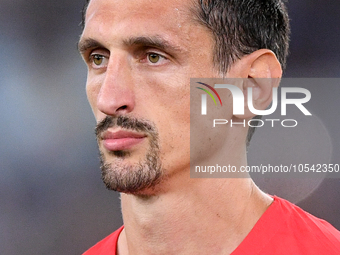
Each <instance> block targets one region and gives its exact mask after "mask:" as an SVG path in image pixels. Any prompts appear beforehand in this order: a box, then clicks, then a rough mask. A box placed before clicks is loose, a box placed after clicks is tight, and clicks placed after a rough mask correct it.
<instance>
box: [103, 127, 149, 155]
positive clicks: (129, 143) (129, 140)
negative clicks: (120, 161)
mask: <svg viewBox="0 0 340 255" xmlns="http://www.w3.org/2000/svg"><path fill="white" fill-rule="evenodd" d="M146 137H147V136H146V135H145V134H141V133H136V132H132V131H126V130H119V131H113V132H112V131H111V132H110V131H106V132H104V133H103V135H102V136H101V140H102V141H103V146H104V148H105V149H107V150H108V151H122V150H129V149H132V148H133V147H134V146H136V145H137V144H139V143H141V142H143V141H144V139H145V138H146Z"/></svg>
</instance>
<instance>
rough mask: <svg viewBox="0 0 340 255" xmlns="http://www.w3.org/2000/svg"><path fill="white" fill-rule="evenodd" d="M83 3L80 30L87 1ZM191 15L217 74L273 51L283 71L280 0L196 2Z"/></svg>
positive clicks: (285, 21)
mask: <svg viewBox="0 0 340 255" xmlns="http://www.w3.org/2000/svg"><path fill="white" fill-rule="evenodd" d="M85 1H86V2H85V5H84V8H83V11H82V22H81V26H82V27H83V28H84V26H85V14H86V9H87V6H88V4H89V2H90V0H85ZM193 12H194V14H195V16H196V18H197V20H198V21H199V22H200V23H201V24H202V25H204V26H205V27H207V28H208V29H209V30H210V31H211V32H212V34H213V36H214V39H215V46H214V55H213V59H214V65H215V66H216V68H218V70H219V71H220V73H222V74H223V73H226V72H227V71H228V69H229V68H230V66H231V65H232V64H233V63H234V62H235V61H236V60H237V59H240V58H241V57H243V56H244V55H248V54H250V53H252V52H254V51H256V50H259V49H269V50H271V51H273V52H274V54H275V55H276V57H277V59H278V60H279V62H280V64H281V66H282V68H283V69H284V68H285V66H286V58H287V55H288V46H289V35H290V26H289V18H288V13H287V9H286V7H285V5H284V3H283V1H282V0H198V1H197V2H196V5H195V6H194V8H193ZM255 118H257V119H258V118H260V117H259V116H256V117H255ZM254 131H255V128H253V127H250V128H249V131H248V135H247V145H249V142H250V139H251V137H252V135H253V133H254Z"/></svg>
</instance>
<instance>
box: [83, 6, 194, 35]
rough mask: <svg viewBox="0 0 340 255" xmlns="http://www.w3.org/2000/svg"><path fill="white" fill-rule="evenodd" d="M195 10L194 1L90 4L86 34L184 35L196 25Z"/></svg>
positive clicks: (87, 13) (86, 19)
mask: <svg viewBox="0 0 340 255" xmlns="http://www.w3.org/2000/svg"><path fill="white" fill-rule="evenodd" d="M193 8H194V4H193V1H191V0H167V1H158V0H109V1H107V0H91V1H90V3H89V6H88V8H87V11H86V16H85V27H84V31H83V33H87V32H89V31H91V30H95V31H96V33H100V34H105V33H108V32H124V33H129V32H130V33H134V34H135V33H136V32H138V33H153V32H155V31H157V33H160V32H162V30H163V32H177V33H178V32H182V33H183V32H186V31H185V29H188V25H189V26H190V25H193V24H194V23H196V22H195V20H194V14H193V12H192V10H193ZM195 25H197V24H195ZM113 30H114V31H113Z"/></svg>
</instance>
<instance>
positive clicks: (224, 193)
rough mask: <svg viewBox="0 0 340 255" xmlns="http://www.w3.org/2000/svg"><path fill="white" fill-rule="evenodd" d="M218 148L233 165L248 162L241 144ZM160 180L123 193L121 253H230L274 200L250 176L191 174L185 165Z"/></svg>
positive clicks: (119, 250) (220, 154)
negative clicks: (144, 192)
mask: <svg viewBox="0 0 340 255" xmlns="http://www.w3.org/2000/svg"><path fill="white" fill-rule="evenodd" d="M230 137H235V136H230ZM230 139H231V138H230ZM226 144H231V143H226ZM217 154H219V155H216V157H215V159H218V158H220V159H221V158H222V159H223V158H224V159H225V155H228V159H227V160H226V161H225V162H228V164H231V165H234V166H236V167H239V166H244V165H246V164H247V160H246V152H245V148H241V147H237V146H226V147H224V148H222V149H221V150H218V151H217ZM215 159H213V160H215ZM211 162H213V161H211ZM211 162H209V163H211ZM225 162H224V163H225ZM207 165H209V164H207ZM159 185H161V188H159V189H157V192H155V193H153V195H149V196H136V195H127V194H122V195H121V203H122V213H123V221H124V226H125V229H124V230H123V232H122V233H121V235H120V237H119V240H118V253H119V255H127V254H129V255H135V254H138V255H144V254H148V255H150V254H151V255H152V254H164V255H167V254H230V253H231V252H232V251H233V250H235V249H236V248H237V246H238V245H239V244H240V243H241V242H242V241H243V239H244V238H245V237H246V236H247V235H248V233H249V232H250V230H251V229H252V228H253V227H254V225H255V223H256V222H257V221H258V220H259V218H260V217H261V216H262V214H263V213H264V212H265V211H266V209H267V208H268V207H269V205H270V204H271V203H272V201H273V200H272V198H271V197H269V196H268V195H265V194H264V193H263V192H261V191H260V190H259V188H258V187H257V186H256V185H255V184H254V183H253V181H252V180H251V179H250V178H238V179H237V178H229V179H227V178H222V179H217V178H210V179H209V178H189V169H186V171H178V172H176V173H175V174H173V175H172V176H171V178H166V179H165V180H164V181H163V182H162V183H161V184H159ZM203 240H204V242H202V241H203Z"/></svg>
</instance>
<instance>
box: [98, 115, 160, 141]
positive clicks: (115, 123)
mask: <svg viewBox="0 0 340 255" xmlns="http://www.w3.org/2000/svg"><path fill="white" fill-rule="evenodd" d="M111 127H121V128H123V129H127V130H132V131H137V132H143V133H148V134H153V133H156V128H155V127H154V125H152V124H151V123H150V122H148V121H146V120H142V119H137V118H133V117H128V116H118V117H113V116H106V117H105V118H104V119H103V120H102V121H101V122H99V123H98V124H97V126H96V128H95V134H96V136H97V138H99V137H100V135H101V134H102V133H103V132H104V131H106V130H107V129H108V128H111Z"/></svg>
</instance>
